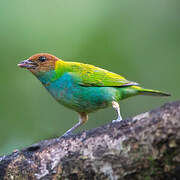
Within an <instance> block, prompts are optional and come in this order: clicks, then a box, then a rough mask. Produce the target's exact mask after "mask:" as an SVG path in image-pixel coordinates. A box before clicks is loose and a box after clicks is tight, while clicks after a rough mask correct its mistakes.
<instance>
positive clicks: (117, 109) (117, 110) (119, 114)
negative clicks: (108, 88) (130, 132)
mask: <svg viewBox="0 0 180 180" xmlns="http://www.w3.org/2000/svg"><path fill="white" fill-rule="evenodd" d="M112 107H113V108H114V109H115V110H116V112H117V114H118V118H117V119H116V120H113V121H112V122H113V123H114V122H120V121H122V117H121V113H120V107H119V104H118V103H117V102H116V101H112Z"/></svg>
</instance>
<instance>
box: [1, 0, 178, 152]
mask: <svg viewBox="0 0 180 180" xmlns="http://www.w3.org/2000/svg"><path fill="white" fill-rule="evenodd" d="M39 52H48V53H52V54H54V55H56V56H58V57H60V58H62V59H64V60H70V61H79V62H84V63H89V64H93V65H96V66H99V67H102V68H105V69H108V70H111V71H113V72H116V73H119V74H121V75H124V76H125V77H126V78H127V79H129V80H133V81H136V82H139V83H140V84H141V85H142V86H144V87H146V88H152V89H158V90H163V91H166V92H170V93H171V94H172V95H173V96H172V97H170V98H158V97H147V96H138V97H134V98H130V99H127V100H125V101H122V102H121V103H120V105H121V112H122V116H123V117H124V118H126V117H130V116H134V115H136V114H139V113H142V112H145V111H149V110H151V109H153V108H156V107H158V106H160V105H162V104H164V103H165V102H168V101H174V100H177V99H178V98H179V91H180V1H179V0H174V1H170V0H158V1H157V0H151V1H144V0H140V1H131V0H126V1H119V0H113V1H109V0H98V1H97V0H86V1H84V0H53V1H47V0H38V1H36V0H31V1H24V0H14V1H10V0H1V1H0V56H1V58H0V82H1V85H0V155H3V154H8V153H10V152H12V151H13V150H14V149H19V148H23V147H25V146H27V145H31V144H32V143H35V142H38V141H39V140H43V139H48V138H53V137H57V136H60V135H61V134H63V133H64V132H65V131H66V130H67V129H69V128H70V127H71V126H72V125H73V124H75V123H76V122H77V120H78V115H77V114H76V113H75V112H73V111H71V110H69V109H66V108H64V107H63V106H61V105H59V104H58V103H57V102H56V101H55V100H54V99H53V98H52V97H51V96H50V95H49V94H48V93H47V92H46V90H45V89H44V88H43V87H42V85H41V84H40V83H39V82H38V80H37V79H36V78H35V77H34V76H32V74H31V73H29V72H28V71H26V70H24V69H20V68H18V67H17V63H18V62H19V61H21V60H23V59H26V58H28V57H29V56H31V55H32V54H35V53H39ZM115 118H116V114H115V112H114V110H112V108H108V109H105V110H101V111H98V112H96V113H94V114H90V118H89V121H88V123H87V124H86V125H85V126H84V127H83V128H81V129H80V130H85V129H90V128H95V127H97V126H100V125H103V124H106V123H108V122H110V121H111V120H112V119H115Z"/></svg>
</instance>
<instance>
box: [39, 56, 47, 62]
mask: <svg viewBox="0 0 180 180" xmlns="http://www.w3.org/2000/svg"><path fill="white" fill-rule="evenodd" d="M38 60H39V61H41V62H44V61H46V57H45V56H39V59H38Z"/></svg>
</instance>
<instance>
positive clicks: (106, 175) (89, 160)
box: [0, 101, 180, 180]
mask: <svg viewBox="0 0 180 180" xmlns="http://www.w3.org/2000/svg"><path fill="white" fill-rule="evenodd" d="M179 172H180V101H178V102H174V103H167V104H165V105H163V106H162V107H160V108H158V109H156V110H152V111H150V112H146V113H143V114H140V115H138V116H135V117H133V118H130V119H127V120H125V121H123V122H122V123H114V124H112V123H110V124H108V125H105V126H102V127H99V128H96V129H93V130H90V131H87V132H83V133H80V134H78V135H74V136H72V137H66V138H57V139H52V140H45V141H41V142H39V143H37V144H34V145H32V146H30V147H28V148H26V149H23V150H19V151H16V152H13V153H12V154H10V155H8V156H3V157H0V179H8V180H9V179H12V180H13V179H15V180H16V179H26V180H27V179H70V180H71V179H92V180H93V179H112V180H116V179H158V180H160V179H173V178H175V179H180V173H179Z"/></svg>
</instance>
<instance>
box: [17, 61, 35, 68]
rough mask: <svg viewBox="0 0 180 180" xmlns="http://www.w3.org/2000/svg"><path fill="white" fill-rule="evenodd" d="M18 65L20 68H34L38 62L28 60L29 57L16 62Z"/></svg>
mask: <svg viewBox="0 0 180 180" xmlns="http://www.w3.org/2000/svg"><path fill="white" fill-rule="evenodd" d="M18 66H19V67H21V68H27V69H34V68H36V67H37V66H38V64H37V63H35V62H33V61H31V60H29V59H27V60H24V61H22V62H20V63H19V64H18Z"/></svg>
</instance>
